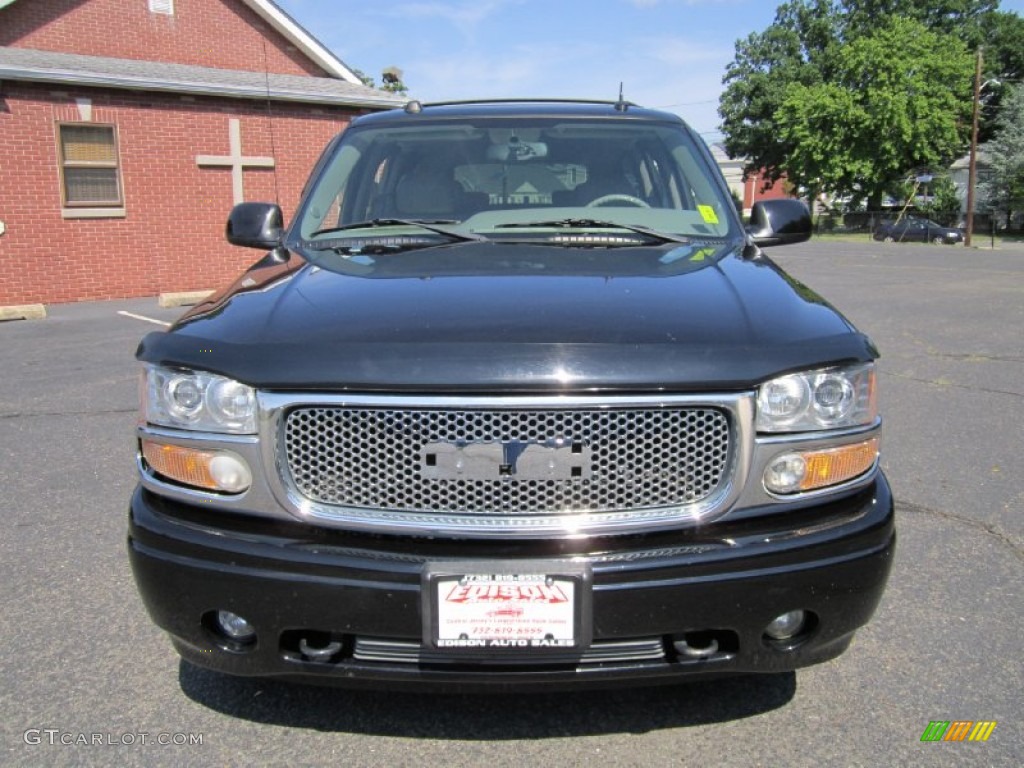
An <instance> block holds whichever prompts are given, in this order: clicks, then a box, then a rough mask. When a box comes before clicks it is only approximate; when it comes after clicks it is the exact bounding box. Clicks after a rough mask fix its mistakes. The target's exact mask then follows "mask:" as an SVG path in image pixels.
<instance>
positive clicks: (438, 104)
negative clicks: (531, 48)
mask: <svg viewBox="0 0 1024 768" xmlns="http://www.w3.org/2000/svg"><path fill="white" fill-rule="evenodd" d="M623 103H624V104H626V105H627V106H630V107H639V106H640V105H639V104H634V103H633V102H631V101H626V102H623V101H621V100H616V101H607V100H602V99H552V98H543V99H463V100H456V101H430V102H420V106H422V107H458V106H471V105H473V104H594V105H603V106H609V107H614V106H615V105H616V104H623Z"/></svg>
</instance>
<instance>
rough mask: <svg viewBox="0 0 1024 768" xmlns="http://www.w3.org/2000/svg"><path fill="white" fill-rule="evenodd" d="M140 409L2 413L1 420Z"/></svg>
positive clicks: (94, 414)
mask: <svg viewBox="0 0 1024 768" xmlns="http://www.w3.org/2000/svg"><path fill="white" fill-rule="evenodd" d="M136 411H138V408H105V409H100V410H95V411H11V412H8V413H5V412H3V411H0V419H31V418H38V417H43V416H103V415H106V414H110V413H135V412H136Z"/></svg>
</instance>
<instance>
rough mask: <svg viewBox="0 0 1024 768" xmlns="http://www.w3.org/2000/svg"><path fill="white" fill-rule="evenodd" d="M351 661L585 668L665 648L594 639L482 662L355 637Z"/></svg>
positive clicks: (661, 655)
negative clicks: (571, 648)
mask: <svg viewBox="0 0 1024 768" xmlns="http://www.w3.org/2000/svg"><path fill="white" fill-rule="evenodd" d="M352 658H353V660H355V661H361V662H382V663H385V664H424V663H431V662H434V663H460V662H462V663H464V662H465V660H467V659H469V660H472V661H474V662H475V663H476V665H481V664H487V663H489V664H495V663H507V662H516V661H518V662H526V663H529V664H532V665H537V666H541V665H544V664H559V663H561V664H565V663H567V662H571V663H572V664H573V665H575V666H585V665H587V664H602V663H604V664H607V663H636V662H644V661H664V660H665V645H664V643H663V642H662V640H661V638H657V637H652V638H643V639H637V640H597V641H595V642H594V643H593V644H592V645H590V646H589V647H587V648H585V649H583V651H582V652H579V653H575V654H574V653H571V652H567V653H559V652H546V653H543V654H538V653H537V652H536V651H533V652H531V653H519V654H517V653H516V652H515V651H510V652H505V653H503V654H501V655H500V656H499V655H497V654H494V655H488V656H486V659H485V660H481V659H480V658H479V657H477V656H474V655H473V654H472V652H470V653H466V652H464V651H456V652H451V651H448V652H444V651H432V650H429V649H426V648H424V647H423V646H422V645H420V644H419V643H417V642H412V641H409V640H386V639H381V638H368V637H357V638H356V639H355V643H354V647H353V649H352Z"/></svg>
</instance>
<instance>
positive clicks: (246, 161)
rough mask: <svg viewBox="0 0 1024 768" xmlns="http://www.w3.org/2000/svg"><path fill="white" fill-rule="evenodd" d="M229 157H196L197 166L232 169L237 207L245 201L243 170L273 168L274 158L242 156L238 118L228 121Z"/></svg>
mask: <svg viewBox="0 0 1024 768" xmlns="http://www.w3.org/2000/svg"><path fill="white" fill-rule="evenodd" d="M228 151H229V152H230V153H231V154H228V155H196V165H199V166H219V167H226V168H230V169H231V189H232V191H233V192H234V196H235V205H238V204H239V203H241V202H244V201H245V191H244V189H243V187H242V170H243V169H244V168H273V167H274V158H272V157H246V156H244V155H243V154H242V124H241V122H240V121H239V120H238V118H237V117H232V118H231V119H230V120H228Z"/></svg>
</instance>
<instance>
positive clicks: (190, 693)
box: [0, 241, 1024, 768]
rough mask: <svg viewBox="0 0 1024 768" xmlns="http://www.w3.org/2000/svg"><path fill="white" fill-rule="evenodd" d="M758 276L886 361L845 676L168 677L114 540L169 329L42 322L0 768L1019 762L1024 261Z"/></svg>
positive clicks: (22, 489) (26, 407) (105, 320)
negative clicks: (884, 544)
mask: <svg viewBox="0 0 1024 768" xmlns="http://www.w3.org/2000/svg"><path fill="white" fill-rule="evenodd" d="M771 255H772V257H773V258H775V259H776V261H778V262H779V263H780V264H781V265H783V266H784V267H785V268H786V269H787V270H789V271H790V272H791V273H792V274H793V275H794V276H795V277H796V278H798V279H799V280H801V281H803V282H805V283H807V284H809V285H811V286H813V287H814V288H815V289H816V290H817V291H818V292H820V293H821V294H822V295H824V296H825V297H827V298H828V299H830V300H831V301H832V302H833V303H834V304H836V305H837V306H838V307H839V308H840V309H841V310H843V311H844V313H845V314H846V315H847V316H848V317H849V318H850V319H851V320H852V321H853V322H854V323H856V324H857V325H858V326H859V327H860V328H861V329H862V330H864V331H866V332H867V333H869V334H870V335H871V336H872V338H873V339H874V340H875V342H876V344H877V345H878V346H879V348H880V349H881V350H882V355H883V356H882V359H881V362H880V372H881V378H880V382H881V387H882V402H883V409H884V415H885V419H886V432H885V437H884V445H883V459H884V460H883V463H884V466H885V469H886V471H887V473H888V475H889V478H890V480H891V482H892V485H893V488H894V491H895V494H896V498H897V511H898V516H899V521H898V531H899V544H898V551H897V557H896V563H895V566H894V570H893V573H892V577H891V581H890V585H889V590H888V592H887V593H886V596H885V598H884V600H883V603H882V605H881V608H880V610H879V612H878V614H876V616H875V618H874V620H873V622H872V623H871V624H870V625H868V627H866V628H865V629H864V630H863V631H861V632H860V633H859V634H858V636H857V638H856V640H855V641H854V644H853V645H852V647H851V648H850V650H849V651H847V653H846V654H845V655H843V656H841V657H839V658H838V659H837V660H835V661H832V662H829V663H827V664H824V665H821V666H818V667H813V668H810V669H806V670H802V671H800V672H798V673H796V674H795V675H794V674H788V675H780V676H772V677H743V678H736V679H731V680H724V681H717V682H704V683H699V684H690V685H684V686H675V687H669V688H655V689H647V690H636V691H625V692H623V691H616V692H609V693H597V694H595V693H588V694H565V695H550V694H548V695H544V696H525V695H523V696H504V697H498V696H494V697H469V696H465V697H453V696H447V697H438V696H426V695H407V694H403V695H398V694H389V693H374V692H359V693H353V692H348V691H344V690H333V689H321V688H307V687H301V686H287V685H283V684H277V683H267V682H260V681H253V680H233V679H230V678H225V677H221V676H218V675H216V674H213V673H207V672H204V671H200V670H197V669H194V668H192V667H187V666H184V665H181V664H179V661H178V659H177V657H176V655H175V653H174V651H173V650H172V648H171V646H170V643H169V642H168V641H167V640H166V638H165V637H163V636H162V634H161V633H160V632H159V631H158V630H157V629H155V628H154V627H153V626H152V625H151V624H150V622H149V620H148V618H147V616H146V615H145V612H144V610H143V607H142V605H141V603H140V601H139V600H138V598H137V596H136V593H135V588H134V584H133V582H132V578H131V573H130V571H129V568H128V563H127V557H126V553H125V541H124V539H125V523H126V510H127V502H128V497H129V494H130V492H131V489H132V487H133V484H134V477H133V471H134V470H133V444H132V430H133V426H134V423H135V420H136V386H137V384H136V382H137V371H136V366H135V362H134V359H133V353H134V350H135V346H136V344H137V343H138V340H139V338H140V337H141V336H142V335H143V334H145V333H147V332H149V331H150V330H154V329H158V328H159V327H161V326H160V325H158V324H155V323H160V322H168V321H170V320H172V319H173V318H174V317H175V316H177V315H178V314H180V311H179V310H164V309H159V308H157V306H156V302H155V301H154V300H133V301H118V302H103V303H89V304H81V305H65V306H57V307H50V308H49V317H48V318H47V319H45V320H39V321H19V322H9V323H0V372H2V373H0V457H2V461H0V487H2V489H3V491H2V494H0V507H2V519H3V523H4V527H5V530H4V535H3V536H2V537H0V584H2V585H3V586H2V589H3V611H2V612H0V660H2V661H0V675H2V678H0V679H2V681H3V685H2V687H0V720H2V723H3V724H2V729H0V734H2V736H0V739H2V747H0V754H2V755H3V758H0V762H3V763H4V764H8V765H66V764H75V765H104V766H106V765H114V764H119V765H147V766H150V765H174V766H180V765H213V764H217V765H249V764H267V765H326V764H332V765H346V766H348V765H352V766H361V765H366V766H377V765H381V766H406V765H408V766H414V765H415V766H419V765H445V766H478V765H482V764H487V765H488V766H490V767H491V768H497V767H498V766H522V765H583V764H587V763H593V764H600V765H609V766H631V765H637V766H647V765H651V766H661V765H666V766H667V765H672V766H682V765H694V766H707V765H744V766H745V765H764V766H777V765H792V766H819V765H824V764H830V765H915V766H916V765H943V766H945V765H961V764H963V765H986V766H997V765H1007V766H1011V765H1012V766H1019V765H1022V764H1024V694H1022V691H1024V639H1022V630H1024V622H1022V619H1021V617H1022V615H1024V598H1022V589H1021V583H1022V578H1021V577H1022V575H1024V432H1022V425H1024V249H1022V250H1004V251H971V250H964V249H962V248H953V247H934V246H917V245H895V244H876V243H870V242H867V241H865V242H862V243H852V242H850V243H841V242H827V241H821V242H815V241H812V242H811V243H808V244H804V245H799V246H792V247H789V248H781V249H775V250H773V251H772V252H771ZM119 313H130V314H119ZM140 318H143V319H140ZM147 318H148V319H147ZM154 321H155V323H154ZM933 720H972V721H980V720H985V721H996V722H997V726H996V727H995V729H994V731H993V732H992V734H991V736H990V738H989V740H988V741H987V742H984V743H972V742H962V743H955V742H939V743H922V742H921V740H920V739H921V736H922V733H923V731H924V730H925V728H926V726H927V725H928V723H929V722H930V721H933ZM143 734H145V737H143ZM97 737H98V738H97ZM65 741H71V742H75V743H71V744H64V743H62V742H65ZM83 741H84V742H85V743H81V742H83ZM143 741H145V743H143ZM161 741H166V742H169V743H166V744H164V743H159V742H161ZM196 741H201V743H195V742H196Z"/></svg>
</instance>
